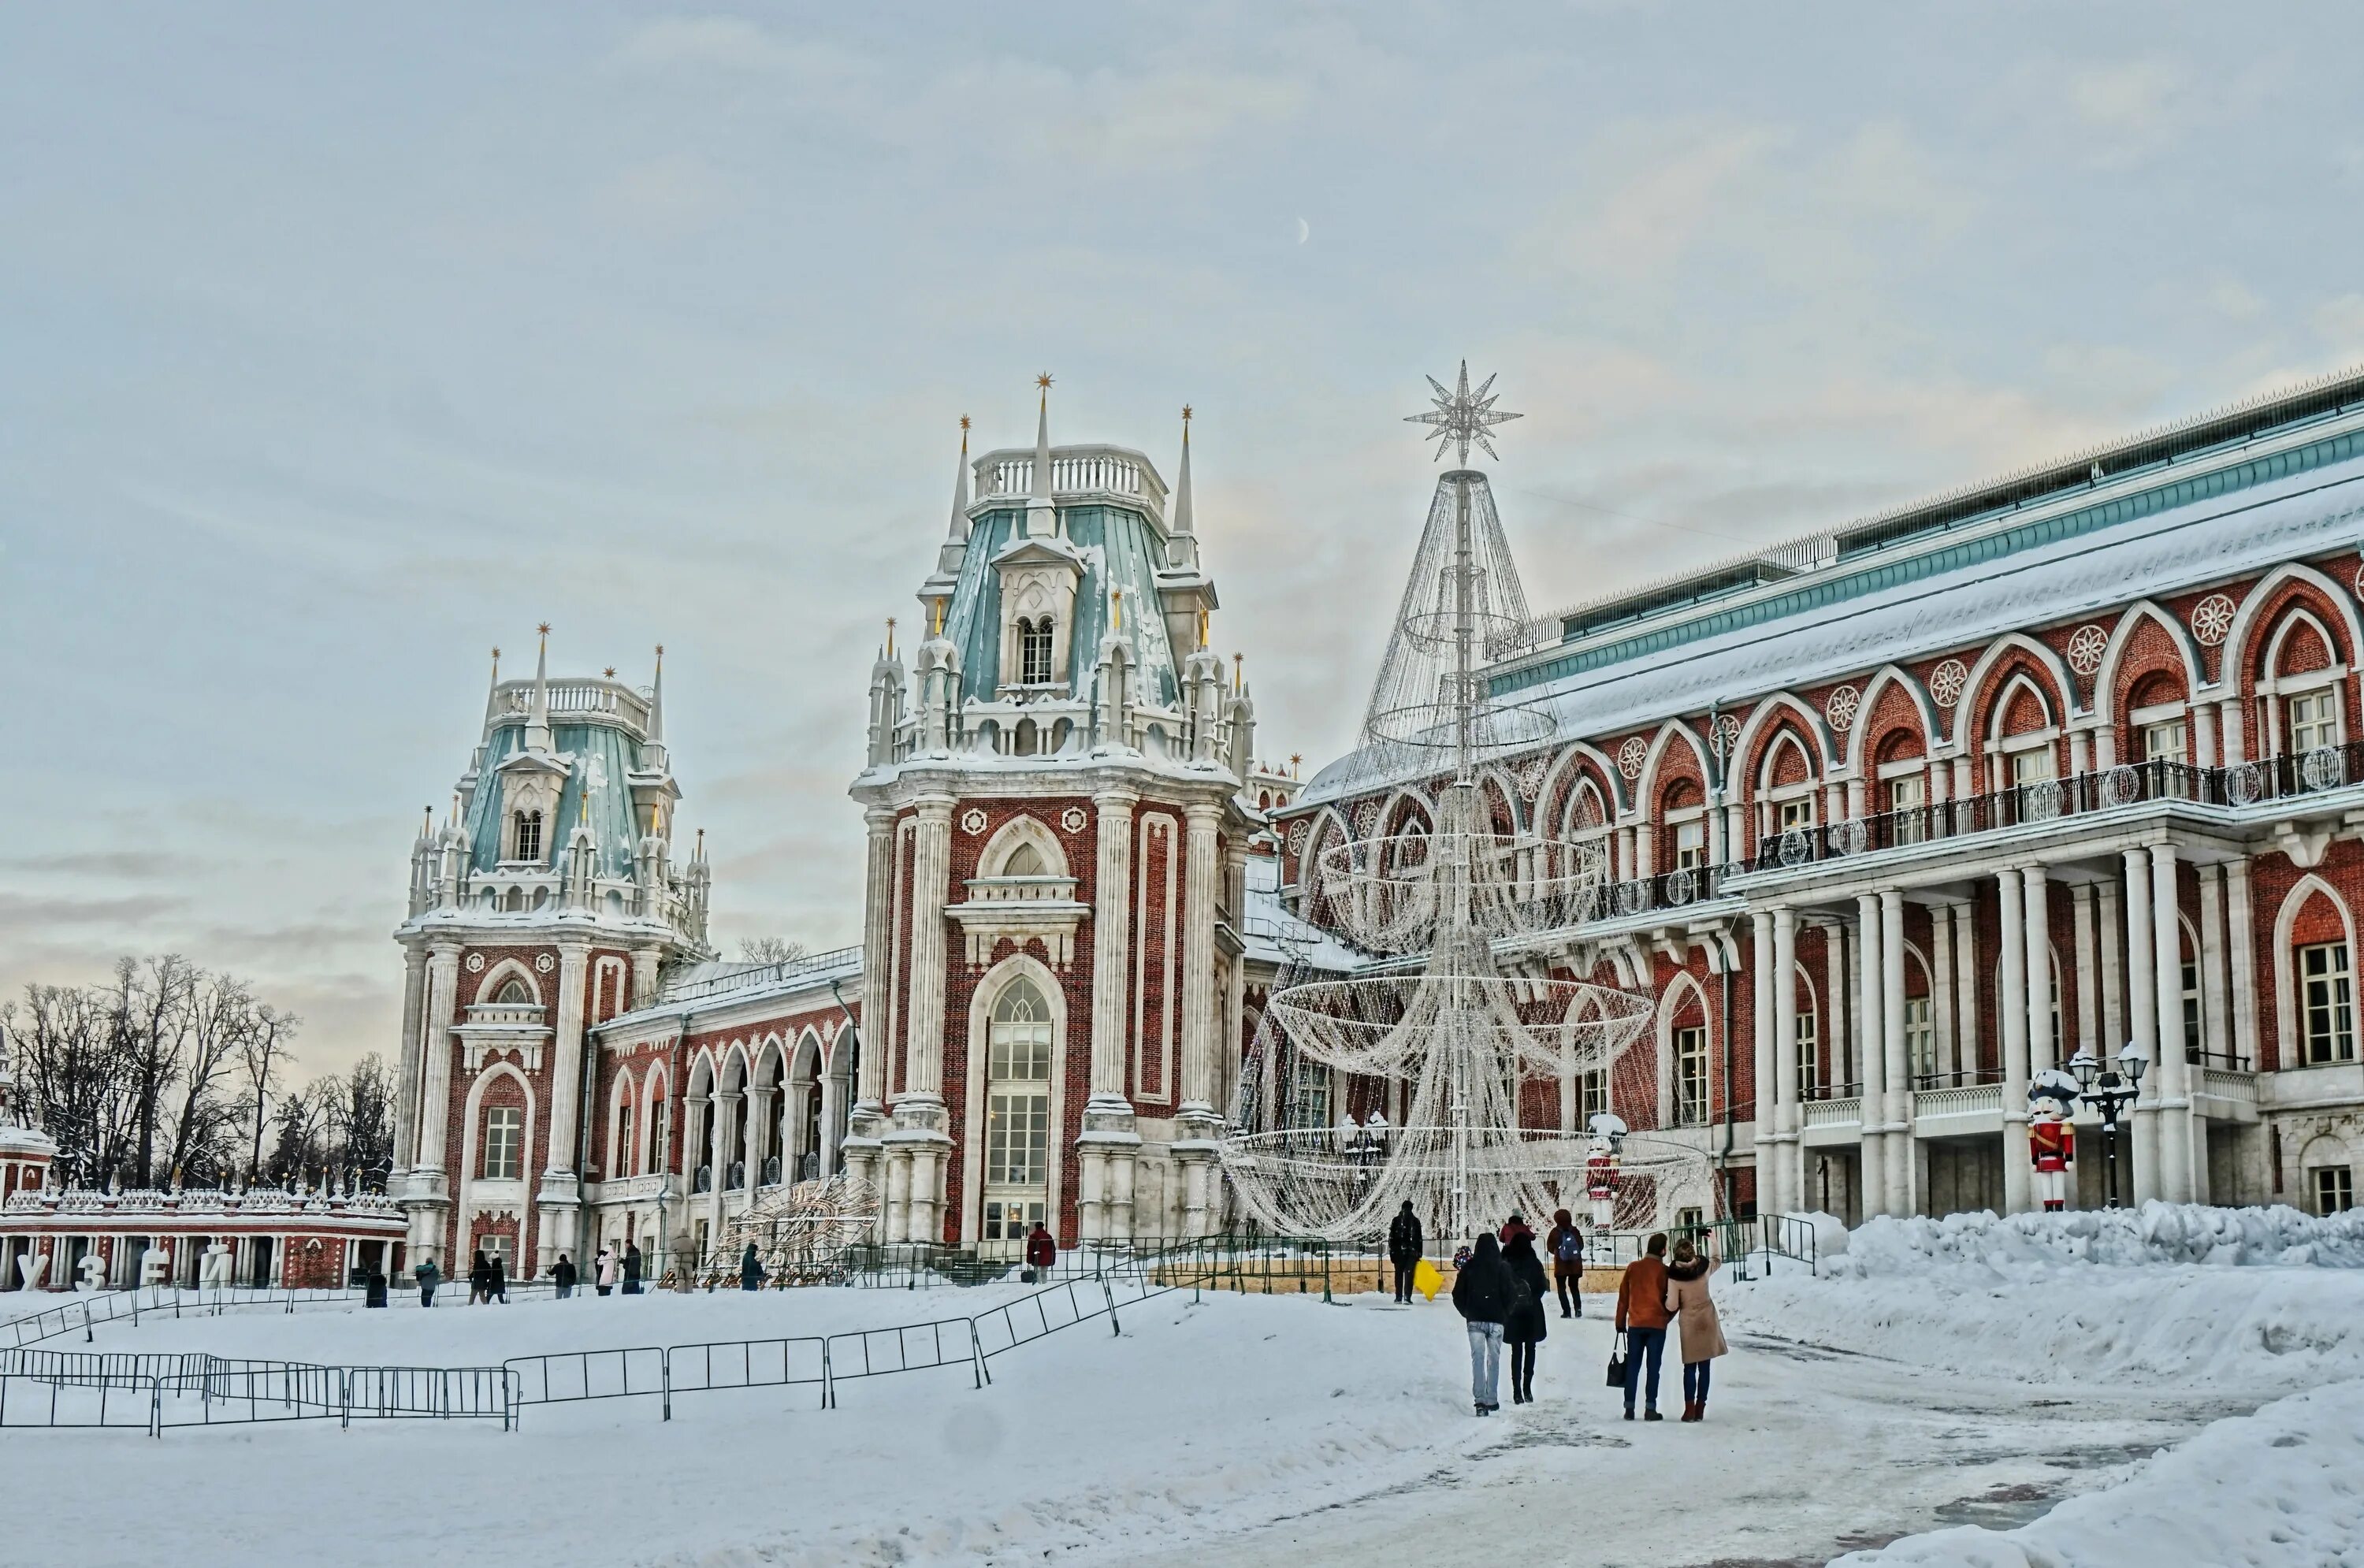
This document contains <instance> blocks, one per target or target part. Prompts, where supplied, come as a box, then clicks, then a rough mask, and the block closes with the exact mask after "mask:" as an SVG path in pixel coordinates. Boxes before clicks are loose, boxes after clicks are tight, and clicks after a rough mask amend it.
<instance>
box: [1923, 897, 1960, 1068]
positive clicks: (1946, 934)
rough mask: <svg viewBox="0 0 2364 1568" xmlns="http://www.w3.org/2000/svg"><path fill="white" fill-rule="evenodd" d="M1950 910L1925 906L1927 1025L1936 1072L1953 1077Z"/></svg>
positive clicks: (1952, 940) (1940, 905)
mask: <svg viewBox="0 0 2364 1568" xmlns="http://www.w3.org/2000/svg"><path fill="white" fill-rule="evenodd" d="M1954 1000H1955V997H1954V912H1953V909H1952V907H1951V906H1947V905H1943V904H1937V905H1932V906H1930V909H1929V1027H1930V1029H1931V1030H1932V1031H1933V1032H1934V1033H1935V1043H1936V1047H1937V1076H1938V1077H1939V1078H1940V1079H1941V1080H1943V1081H1945V1082H1946V1083H1951V1082H1952V1081H1953V1075H1954V1071H1955V1068H1956V1066H1957V1062H1958V1057H1957V1053H1956V1050H1955V1044H1954Z"/></svg>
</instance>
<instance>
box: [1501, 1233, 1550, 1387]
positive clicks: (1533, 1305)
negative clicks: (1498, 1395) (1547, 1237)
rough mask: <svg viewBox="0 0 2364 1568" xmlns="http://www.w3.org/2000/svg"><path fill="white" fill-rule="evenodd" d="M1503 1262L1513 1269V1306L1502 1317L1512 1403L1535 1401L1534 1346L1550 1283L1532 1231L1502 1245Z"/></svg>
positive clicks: (1543, 1328) (1542, 1327) (1541, 1334)
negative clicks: (1507, 1354) (1509, 1371)
mask: <svg viewBox="0 0 2364 1568" xmlns="http://www.w3.org/2000/svg"><path fill="white" fill-rule="evenodd" d="M1502 1263H1503V1266H1504V1267H1506V1268H1507V1269H1509V1270H1510V1273H1511V1307H1510V1311H1509V1312H1508V1313H1506V1314H1504V1316H1503V1318H1502V1342H1503V1343H1504V1344H1506V1345H1508V1346H1510V1347H1511V1404H1513V1405H1532V1404H1533V1403H1534V1402H1535V1347H1536V1346H1537V1345H1539V1344H1541V1343H1542V1342H1543V1338H1544V1332H1545V1331H1546V1327H1547V1326H1546V1324H1545V1323H1544V1296H1547V1295H1548V1294H1550V1292H1551V1286H1550V1285H1549V1284H1546V1283H1545V1282H1544V1261H1543V1260H1542V1259H1541V1258H1538V1257H1537V1256H1535V1239H1534V1235H1533V1232H1532V1231H1527V1230H1521V1231H1520V1232H1519V1233H1518V1234H1517V1235H1516V1236H1513V1237H1511V1244H1510V1245H1509V1246H1507V1247H1505V1248H1503V1249H1502Z"/></svg>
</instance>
